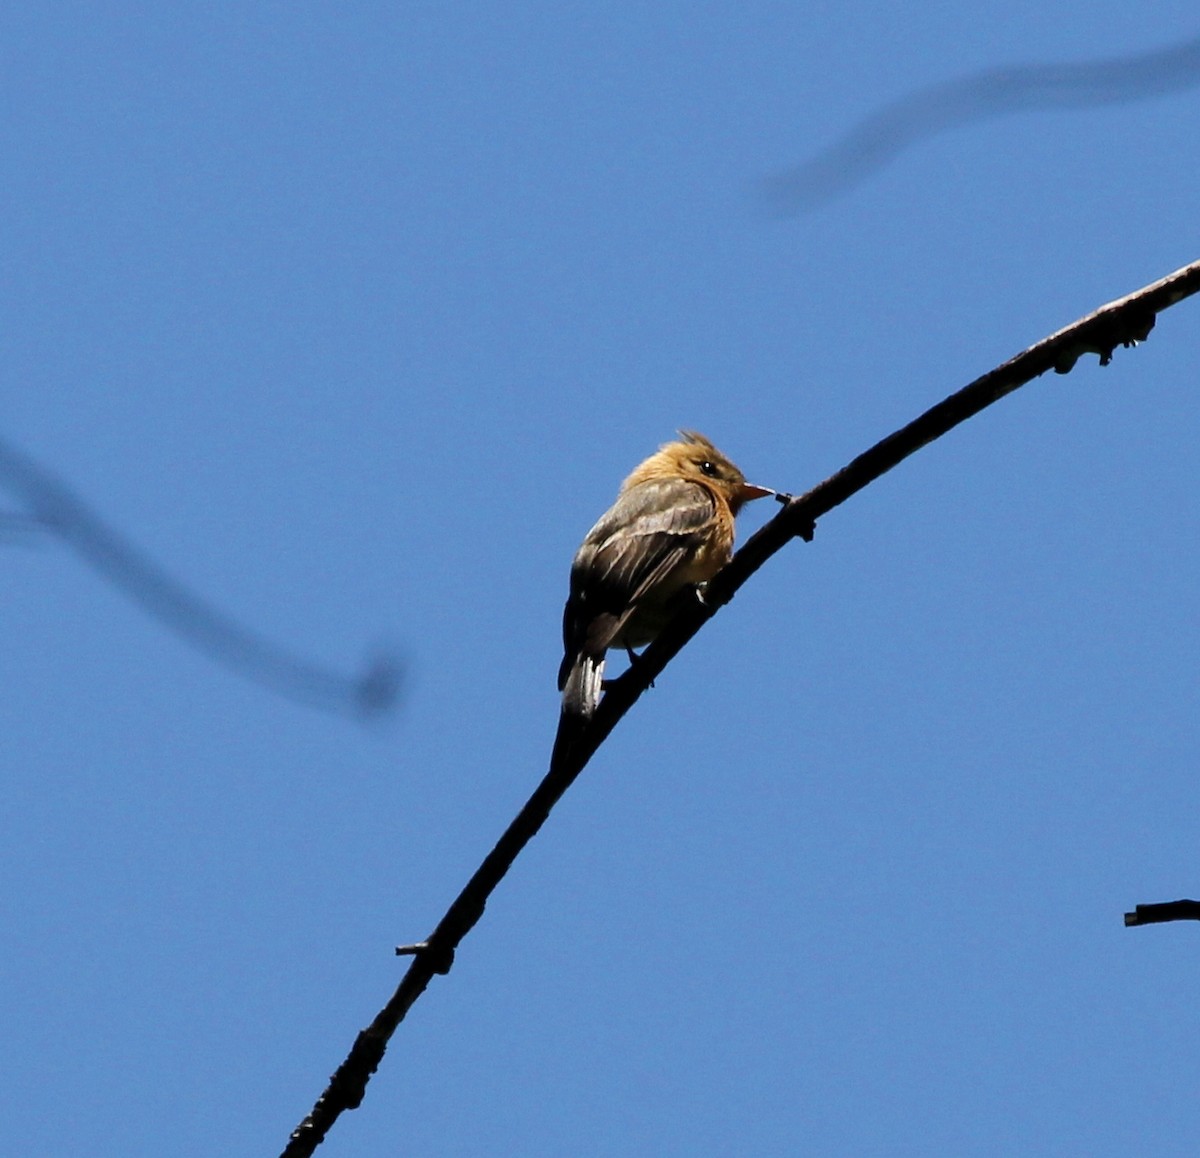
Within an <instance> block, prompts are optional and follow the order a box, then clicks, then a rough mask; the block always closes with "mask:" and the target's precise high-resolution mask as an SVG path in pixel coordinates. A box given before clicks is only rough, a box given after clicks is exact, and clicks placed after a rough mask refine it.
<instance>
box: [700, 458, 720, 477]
mask: <svg viewBox="0 0 1200 1158" xmlns="http://www.w3.org/2000/svg"><path fill="white" fill-rule="evenodd" d="M700 473H701V474H706V475H708V477H709V478H716V477H717V464H716V463H715V462H709V461H708V459H705V460H704V461H703V462H702V463H701V464H700Z"/></svg>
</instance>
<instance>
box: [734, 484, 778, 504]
mask: <svg viewBox="0 0 1200 1158" xmlns="http://www.w3.org/2000/svg"><path fill="white" fill-rule="evenodd" d="M774 493H775V492H774V491H773V490H771V488H770V487H758V486H755V485H754V484H753V483H742V485H741V486H740V487H739V488H738V498H739V499H741V500H742V502H744V503H748V502H751V501H752V500H754V499H765V498H766V497H767V495H773V494H774Z"/></svg>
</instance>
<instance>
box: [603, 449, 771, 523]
mask: <svg viewBox="0 0 1200 1158" xmlns="http://www.w3.org/2000/svg"><path fill="white" fill-rule="evenodd" d="M679 434H680V441H679V442H668V443H666V444H665V445H664V446H661V447H659V449H658V452H657V453H656V454H652V455H651V456H650V457H649V458H648V459H646V461H645V462H643V463H642V464H641V465H640V466H639V467H638V468H637V470H635V471H634V472H633V474H631V475H630V476H629V477H628V478H627V479H626V480H625V486H624V487H623V488H622V489H623V490H625V489H628V488H629V487H631V486H636V485H637V484H638V483H642V482H648V481H649V480H650V479H658V478H682V479H687V480H689V481H691V482H698V483H701V484H702V485H704V486H706V487H708V488H709V489H711V490H714V491H716V492H717V493H718V494H720V495H721V496H722V498H724V499H725V501H726V502H727V503H729V506H730V508H731V509H732V510H733V513H734V514H737V512H738V508H739V507H741V505H742V504H743V503H745V502H750V501H751V500H752V499H761V498H764V497H765V496H766V495H773V494H774V493H775V492H774V491H772V490H769V489H768V488H767V487H760V486H755V485H754V484H753V483H748V482H747V481H746V476H745V475H744V474H742V472H741V471H740V470H738V468H737V467H736V466H735V465H734V464H733V463H732V462H730V461H729V459H727V458H726V457H725V456H724V455H723V454H722V453H721V452H720V451H719V450H718V449H717V448H716V447H715V446H713V444H712V443H711V442H709V440H708V439H707V438H705V437H704V435H703V434H697V433H696V432H695V431H694V430H681V431H680V432H679Z"/></svg>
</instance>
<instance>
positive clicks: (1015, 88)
mask: <svg viewBox="0 0 1200 1158" xmlns="http://www.w3.org/2000/svg"><path fill="white" fill-rule="evenodd" d="M1197 84H1200V37H1196V38H1195V39H1192V40H1186V41H1184V42H1183V43H1181V44H1176V45H1174V46H1172V47H1170V48H1165V49H1161V50H1159V51H1157V52H1148V53H1144V54H1142V55H1138V56H1122V57H1116V58H1114V59H1111V60H1101V61H1093V62H1091V63H1087V64H1025V65H1012V66H1008V67H1004V68H994V69H989V70H987V71H986V72H981V73H976V74H975V75H973V76H967V77H963V78H961V79H959V80H952V81H947V82H945V83H943V84H936V85H931V86H929V87H928V88H923V89H918V90H917V91H916V92H914V93H910V94H909V95H908V96H905V97H901V98H900V99H899V100H897V101H893V102H892V103H891V104H888V105H884V107H883V108H881V109H879V110H878V111H877V112H875V113H872V114H871V115H870V116H868V117H867V118H866V119H865V120H862V121H860V122H859V123H858V124H857V125H856V126H855V127H854V128H853V129H851V130H850V131H849V132H848V133H846V134H845V135H844V136H842V137H839V138H838V139H837V140H836V141H834V142H833V144H832V145H830V146H828V147H827V148H825V149H823V150H822V151H821V152H819V153H817V154H816V156H814V157H812V158H810V159H809V160H807V161H805V162H804V163H803V164H801V165H798V166H796V167H795V168H794V169H789V170H786V171H784V172H782V173H779V174H777V175H776V176H774V177H771V178H769V179H768V180H767V182H766V193H767V195H768V197H769V198H770V200H771V202H772V204H773V205H774V207H775V208H776V209H777V210H778V211H779V212H780V213H782V214H791V213H800V212H803V211H805V210H808V209H813V208H816V207H817V206H818V205H821V204H824V203H825V202H827V201H830V200H832V199H833V198H835V197H838V196H839V195H841V194H842V193H845V192H846V191H847V190H848V189H851V188H852V187H853V186H855V185H857V184H858V183H859V182H860V181H864V180H866V178H867V177H869V176H870V175H871V174H872V173H874V172H875V171H876V170H878V169H881V168H883V166H884V165H886V164H888V162H890V161H892V160H894V159H895V158H896V157H897V156H898V155H899V154H900V153H902V152H903V151H904V150H905V149H907V148H909V147H910V146H912V145H914V144H916V143H917V142H918V141H921V140H923V139H925V138H926V137H932V136H933V135H934V134H936V133H940V132H943V131H945V130H946V129H951V128H956V127H957V126H959V125H965V124H968V123H970V122H971V121H980V120H984V119H985V118H988V117H998V116H1004V115H1007V114H1009V113H1022V112H1034V111H1048V110H1051V109H1087V108H1094V107H1095V106H1097V105H1105V104H1123V103H1125V102H1128V101H1135V100H1145V99H1147V98H1149V97H1156V96H1163V95H1165V94H1167V93H1172V92H1177V91H1179V90H1181V89H1187V88H1192V87H1194V86H1195V85H1197Z"/></svg>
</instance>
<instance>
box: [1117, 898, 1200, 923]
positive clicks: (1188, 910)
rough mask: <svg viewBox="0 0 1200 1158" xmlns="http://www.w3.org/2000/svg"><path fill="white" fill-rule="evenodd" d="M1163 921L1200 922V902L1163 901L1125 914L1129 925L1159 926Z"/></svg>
mask: <svg viewBox="0 0 1200 1158" xmlns="http://www.w3.org/2000/svg"><path fill="white" fill-rule="evenodd" d="M1163 921H1200V901H1161V902H1159V903H1158V904H1156V905H1137V906H1136V907H1135V908H1134V910H1133V912H1132V913H1126V914H1125V924H1126V925H1127V926H1128V925H1158V924H1161V923H1162V922H1163Z"/></svg>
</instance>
